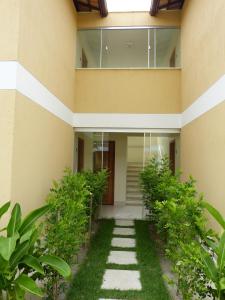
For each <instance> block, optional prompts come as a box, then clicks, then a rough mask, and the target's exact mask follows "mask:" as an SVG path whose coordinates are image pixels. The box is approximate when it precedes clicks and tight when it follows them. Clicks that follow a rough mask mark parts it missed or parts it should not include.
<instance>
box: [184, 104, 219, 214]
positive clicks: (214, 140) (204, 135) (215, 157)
mask: <svg viewBox="0 0 225 300" xmlns="http://www.w3.org/2000/svg"><path fill="white" fill-rule="evenodd" d="M224 115H225V103H223V104H220V105H219V106H217V107H216V108H214V109H212V110H211V111H210V112H208V113H206V114H204V115H203V116H201V117H200V118H198V119H196V120H195V121H193V122H192V123H190V124H189V125H187V126H185V127H184V128H183V129H182V132H181V168H182V171H183V178H184V179H187V178H188V176H189V175H190V174H191V175H192V176H194V178H195V179H196V180H197V187H198V190H199V192H203V193H204V195H205V198H206V199H207V200H208V201H209V202H211V203H212V204H213V205H214V206H215V207H217V208H218V209H219V210H220V212H221V213H222V214H223V215H224V216H225V206H224V199H225V184H224V178H225V158H224V153H225V131H224Z"/></svg>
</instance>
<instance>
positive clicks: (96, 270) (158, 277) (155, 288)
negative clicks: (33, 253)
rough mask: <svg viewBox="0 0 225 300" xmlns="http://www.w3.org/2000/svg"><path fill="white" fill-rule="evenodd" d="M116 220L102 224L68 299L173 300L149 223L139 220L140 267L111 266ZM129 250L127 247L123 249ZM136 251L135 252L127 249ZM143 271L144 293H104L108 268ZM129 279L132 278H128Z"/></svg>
mask: <svg viewBox="0 0 225 300" xmlns="http://www.w3.org/2000/svg"><path fill="white" fill-rule="evenodd" d="M113 228H114V220H102V221H100V228H99V230H98V232H97V234H96V235H95V237H94V238H93V240H92V242H91V246H90V250H89V252H88V256H87V258H86V260H85V261H84V262H83V264H82V265H81V266H80V269H79V272H78V273H77V274H76V276H75V277H74V279H73V282H72V284H71V288H70V290H69V291H68V294H67V299H68V300H82V299H85V300H98V299H99V298H115V299H127V300H169V299H170V296H169V294H168V292H167V289H166V287H165V285H164V282H163V279H162V272H161V269H160V265H159V259H158V257H157V255H156V251H155V245H154V242H153V241H152V240H151V239H150V236H149V230H148V222H146V221H135V231H136V236H135V237H136V241H137V245H136V249H135V250H136V252H137V259H138V263H139V264H138V265H126V266H118V265H107V264H106V261H107V257H108V255H109V252H110V250H111V249H118V250H121V248H111V240H112V231H113ZM123 250H125V248H123ZM126 250H128V251H129V250H134V249H126ZM110 268H112V269H124V270H125V269H126V270H140V272H141V283H142V288H143V289H142V291H128V292H126V291H125V292H124V291H115V290H109V291H108V290H107V291H106V290H104V291H103V290H101V284H102V279H103V275H104V272H105V269H110ZM128 280H129V278H128Z"/></svg>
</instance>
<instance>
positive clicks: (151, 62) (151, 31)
mask: <svg viewBox="0 0 225 300" xmlns="http://www.w3.org/2000/svg"><path fill="white" fill-rule="evenodd" d="M155 31H156V30H155V29H149V33H148V40H149V47H148V50H149V68H154V67H155V42H154V35H155Z"/></svg>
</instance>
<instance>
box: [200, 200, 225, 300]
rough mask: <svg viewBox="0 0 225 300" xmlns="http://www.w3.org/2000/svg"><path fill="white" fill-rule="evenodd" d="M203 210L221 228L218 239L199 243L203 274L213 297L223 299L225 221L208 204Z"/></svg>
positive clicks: (224, 280) (224, 295) (224, 288)
mask: <svg viewBox="0 0 225 300" xmlns="http://www.w3.org/2000/svg"><path fill="white" fill-rule="evenodd" d="M204 206H205V208H206V209H207V210H208V212H209V213H210V214H211V215H212V216H213V217H214V218H215V220H216V221H217V222H218V223H219V224H220V225H221V226H222V228H223V233H222V235H221V236H220V238H218V239H214V240H212V239H210V240H209V241H206V242H205V243H201V260H202V263H203V266H204V271H205V274H206V276H207V278H208V280H210V281H211V283H212V286H213V293H212V294H213V296H214V297H216V298H217V299H219V300H224V299H225V219H224V218H223V217H222V215H221V214H220V212H219V211H218V210H217V209H216V208H214V207H213V206H212V205H210V204H209V203H206V202H205V203H204Z"/></svg>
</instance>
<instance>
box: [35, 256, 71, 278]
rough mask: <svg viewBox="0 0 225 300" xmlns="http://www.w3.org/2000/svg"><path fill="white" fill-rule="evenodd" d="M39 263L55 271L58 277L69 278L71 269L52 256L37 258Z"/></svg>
mask: <svg viewBox="0 0 225 300" xmlns="http://www.w3.org/2000/svg"><path fill="white" fill-rule="evenodd" d="M39 261H40V262H42V263H44V264H46V265H49V266H51V267H52V268H53V269H55V270H56V271H57V272H58V273H59V274H60V275H62V276H63V277H65V278H68V277H70V276H71V268H70V266H69V265H68V264H67V263H66V262H65V261H64V260H63V259H61V258H59V257H56V256H53V255H43V256H41V257H39Z"/></svg>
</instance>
